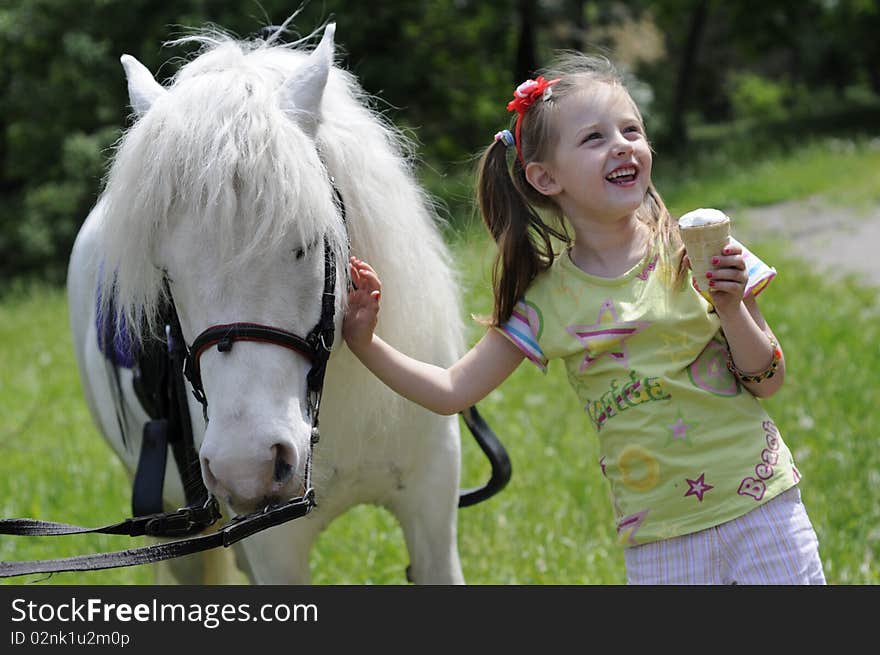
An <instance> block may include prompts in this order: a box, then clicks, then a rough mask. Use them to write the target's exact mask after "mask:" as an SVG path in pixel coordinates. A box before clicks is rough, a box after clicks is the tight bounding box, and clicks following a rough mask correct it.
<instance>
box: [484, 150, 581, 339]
mask: <svg viewBox="0 0 880 655" xmlns="http://www.w3.org/2000/svg"><path fill="white" fill-rule="evenodd" d="M512 175H513V177H512ZM530 191H531V192H532V193H536V192H535V191H534V189H532V188H531V185H529V184H528V182H527V181H526V180H525V174H524V172H523V171H522V167H521V166H520V165H519V162H515V163H514V171H513V173H512V174H511V171H510V167H509V165H508V162H507V150H506V148H505V146H504V144H503V143H502V142H501V141H495V142H494V143H493V144H492V145H491V146H489V148H487V149H486V152H485V153H484V154H483V157H482V159H481V160H480V164H479V171H478V178H477V199H478V202H479V207H480V213H481V215H482V217H483V222H484V224H485V225H486V228H487V229H488V230H489V234H491V235H492V239H493V240H494V241H495V243H496V245H497V247H498V250H497V253H496V255H495V261H494V264H493V267H492V289H493V295H494V308H493V312H492V319H491V325H493V326H497V325H500V324H502V323H505V322H506V321H507V320H508V319H510V316H511V314H513V308H514V307H515V306H516V303H517V302H518V301H519V300H520V299H522V297H523V296H524V295H525V293H526V290H527V289H528V288H529V285H531V283H532V282H533V281H534V279H535V278H536V277H537V276H538V274H539V273H541V272H542V271H545V270H546V269H548V268H549V267H550V265H551V264H552V263H553V259H554V257H555V253H554V248H553V239H554V238H556V239H558V240H560V241H563V242H565V243H566V244H567V243H569V242H570V238H569V236H568V234H567V233H566V232H565V231H564V230H558V229H555V228H553V227H551V226H550V225H548V224H547V223H546V222H545V221H544V220H543V219H542V218H541V216H540V215H539V214H538V213H537V212H536V211H535V210H534V209H533V208H532V205H531V204H530V202H529V200H530V199H529V198H528V197H527V194H528V195H531V194H530V193H529V192H530ZM532 201H533V202H534V199H532Z"/></svg>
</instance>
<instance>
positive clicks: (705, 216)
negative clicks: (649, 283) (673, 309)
mask: <svg viewBox="0 0 880 655" xmlns="http://www.w3.org/2000/svg"><path fill="white" fill-rule="evenodd" d="M678 229H679V233H680V234H681V240H682V241H683V242H684V247H685V250H687V255H688V258H689V259H690V260H691V269H692V271H693V276H694V282H695V283H696V286H697V290H698V291H699V292H700V293H702V294H703V296H704V297H705V298H706V299H707V300H709V302H711V301H712V296H711V295H710V294H709V278H707V277H706V272H707V271H710V270H712V269H713V268H715V266H713V264H712V258H713V257H715V256H717V255H720V254H721V251H722V249H723V248H724V246H726V245H727V242H728V238H729V237H730V219H729V218H728V217H727V216H725V215H724V214H723V213H722V212H720V211H718V210H717V209H695V210H694V211H692V212H688V213H687V214H685V215H684V216H682V217H681V218H680V219H679V220H678Z"/></svg>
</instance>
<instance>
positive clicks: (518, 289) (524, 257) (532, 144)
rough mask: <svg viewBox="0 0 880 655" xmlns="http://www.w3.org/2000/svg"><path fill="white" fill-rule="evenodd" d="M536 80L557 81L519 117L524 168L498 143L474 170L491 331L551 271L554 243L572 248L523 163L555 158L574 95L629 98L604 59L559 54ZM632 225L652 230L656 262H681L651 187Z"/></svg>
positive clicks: (671, 225)
mask: <svg viewBox="0 0 880 655" xmlns="http://www.w3.org/2000/svg"><path fill="white" fill-rule="evenodd" d="M541 74H542V75H543V76H544V77H545V78H547V79H548V80H552V79H556V78H559V80H558V81H557V82H555V83H554V84H553V86H552V87H551V88H552V93H551V94H550V95H549V97H547V98H546V99H545V100H542V99H538V100H536V101H535V102H534V103H533V104H532V105H531V106H530V107H529V108H528V109H527V110H526V112H525V115H524V116H523V119H522V125H521V127H520V142H519V143H518V144H517V145H518V146H519V148H520V150H521V152H522V161H520V159H519V157H518V156H517V154H516V148H507V147H505V145H504V143H503V142H502V140H496V141H495V142H494V143H493V144H492V145H490V146H489V147H488V148H487V149H486V151H485V152H484V153H483V156H482V157H481V159H480V162H479V166H478V174H477V199H478V203H479V207H480V213H481V214H482V216H483V222H484V223H485V224H486V227H487V228H488V230H489V233H490V234H491V235H492V238H493V239H494V240H495V243H496V244H497V246H498V252H497V255H496V257H495V263H494V265H493V269H492V286H493V293H494V296H495V304H494V309H493V314H492V319H491V325H494V326H497V325H500V324H502V323H505V322H506V321H507V320H508V319H510V316H511V314H512V313H513V308H514V306H515V305H516V303H517V302H518V301H519V300H521V299H522V298H523V296H524V295H525V293H526V290H527V289H528V287H529V286H530V285H531V284H532V282H533V281H534V279H535V277H537V275H538V274H539V273H541V272H542V271H545V270H547V269H548V268H549V267H550V265H551V264H552V263H553V260H554V258H555V257H556V253H555V251H554V243H553V242H554V239H555V240H557V241H560V242H562V246H564V247H568V246H569V245H571V237H570V236H569V234H568V231H567V229H566V225H565V221H564V217H563V216H562V213H561V210H560V209H559V206H558V205H557V204H556V203H555V202H553V200H551V199H550V198H548V197H547V196H545V195H543V194H542V193H540V192H538V191H537V190H535V188H534V187H532V185H531V184H529V182H528V180H527V179H526V176H525V164H524V162H530V161H546V160H548V159H549V158H550V156H551V154H552V152H553V148H554V147H555V145H556V142H557V140H558V138H559V135H558V131H557V125H556V120H555V119H556V115H557V113H558V104H557V103H558V101H559V100H562V99H563V98H565V97H566V96H569V95H571V94H574V93H582V92H586V93H589V92H590V90H591V89H592V88H594V87H595V86H596V85H597V84H607V85H610V86H612V87H615V88H619V89H620V90H621V91H622V92H623V93H625V94H627V96H629V92H628V91H627V90H626V87H625V85H624V81H623V78H622V76H621V75H620V74H619V73H618V72H617V70H616V69H615V68H614V66H613V65H612V64H611V62H610V61H609V60H608V59H606V58H604V57H598V56H591V55H585V54H582V53H577V52H570V53H564V54H563V55H561V56H560V57H559V59H558V60H557V62H556V63H555V64H554V65H553V66H552V67H549V68H547V69H545V70H543V71H542V72H541ZM630 100H631V101H632V98H631V97H630ZM632 105H633V108H634V109H635V111H636V116H637V118H638V119H639V122H643V121H642V116H641V113H640V112H639V109H638V107H637V106H636V104H635V102H634V101H632ZM508 151H509V152H508ZM509 153H512V158H513V164H512V165H510V164H509V163H508V154H509ZM636 217H637V218H638V219H639V220H640V221H642V222H643V223H644V224H645V225H647V226H648V227H649V228H650V230H651V238H652V240H653V241H655V242H656V243H658V244H659V247H660V255H661V258H666V257H670V258H671V259H675V258H678V261H679V262H681V255H682V252H683V250H682V244H681V240H680V238H679V235H678V230H677V229H676V226H675V224H674V222H673V221H672V218H671V216H670V215H669V211H668V210H667V209H666V205H665V204H664V203H663V199H662V198H661V197H660V194H659V193H657V190H656V189H655V188H654V185H653V184H649V185H648V189H647V191H646V193H645V198H644V200H643V201H642V205H641V207H639V208H638V209H637V210H636ZM682 276H683V269H682V265H681V263H679V266H678V272H677V273H676V274H675V278H674V280H672V283H673V284H678V283H679V282H680V281H681V278H682Z"/></svg>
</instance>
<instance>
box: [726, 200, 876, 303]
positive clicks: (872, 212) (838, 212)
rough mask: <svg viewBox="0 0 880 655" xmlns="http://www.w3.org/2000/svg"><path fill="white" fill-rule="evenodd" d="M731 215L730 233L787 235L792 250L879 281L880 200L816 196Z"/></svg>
mask: <svg viewBox="0 0 880 655" xmlns="http://www.w3.org/2000/svg"><path fill="white" fill-rule="evenodd" d="M734 220H735V221H736V223H737V226H736V231H735V232H734V234H735V236H737V237H738V238H740V240H741V241H743V242H744V243H746V244H748V243H753V242H755V241H760V240H762V239H774V240H776V239H780V240H783V241H788V242H789V243H790V244H791V253H792V254H794V255H797V256H799V257H801V258H803V259H805V260H808V261H815V262H816V265H817V266H819V267H821V268H822V269H824V270H826V271H829V272H831V273H832V274H833V273H837V274H839V275H846V274H849V273H852V274H855V275H857V276H859V277H861V278H862V280H863V282H864V283H865V284H867V285H873V286H878V287H880V252H878V247H880V205H875V206H873V207H866V208H856V207H843V206H840V205H834V204H831V203H830V202H829V201H827V200H825V199H823V198H821V197H816V198H808V199H805V200H798V201H790V202H784V203H780V204H777V205H770V206H766V207H755V208H751V209H746V210H741V211H738V212H737V213H736V218H735V219H734Z"/></svg>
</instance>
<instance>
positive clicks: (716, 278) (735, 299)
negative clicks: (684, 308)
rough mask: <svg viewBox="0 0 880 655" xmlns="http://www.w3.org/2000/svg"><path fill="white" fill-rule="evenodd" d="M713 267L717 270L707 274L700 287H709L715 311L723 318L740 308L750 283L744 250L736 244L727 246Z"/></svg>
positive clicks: (717, 257) (713, 263)
mask: <svg viewBox="0 0 880 655" xmlns="http://www.w3.org/2000/svg"><path fill="white" fill-rule="evenodd" d="M688 263H690V262H688ZM712 265H713V266H714V267H715V268H713V269H712V270H711V271H709V272H708V273H706V277H707V278H708V279H706V280H700V286H703V287H706V286H708V288H709V293H710V294H711V296H712V304H713V305H714V306H715V311H716V312H718V315H719V316H722V315H724V314H725V313H728V312H733V311H735V310H737V309H738V308H739V305H740V303H741V302H742V301H743V296H744V295H745V290H746V285H747V284H748V282H749V272H748V271H747V270H746V263H745V260H744V259H743V256H742V248H741V247H740V246H738V245H734V244H729V245H727V246H725V247H724V250H722V251H721V254H719V255H716V256H715V257H713V258H712Z"/></svg>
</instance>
